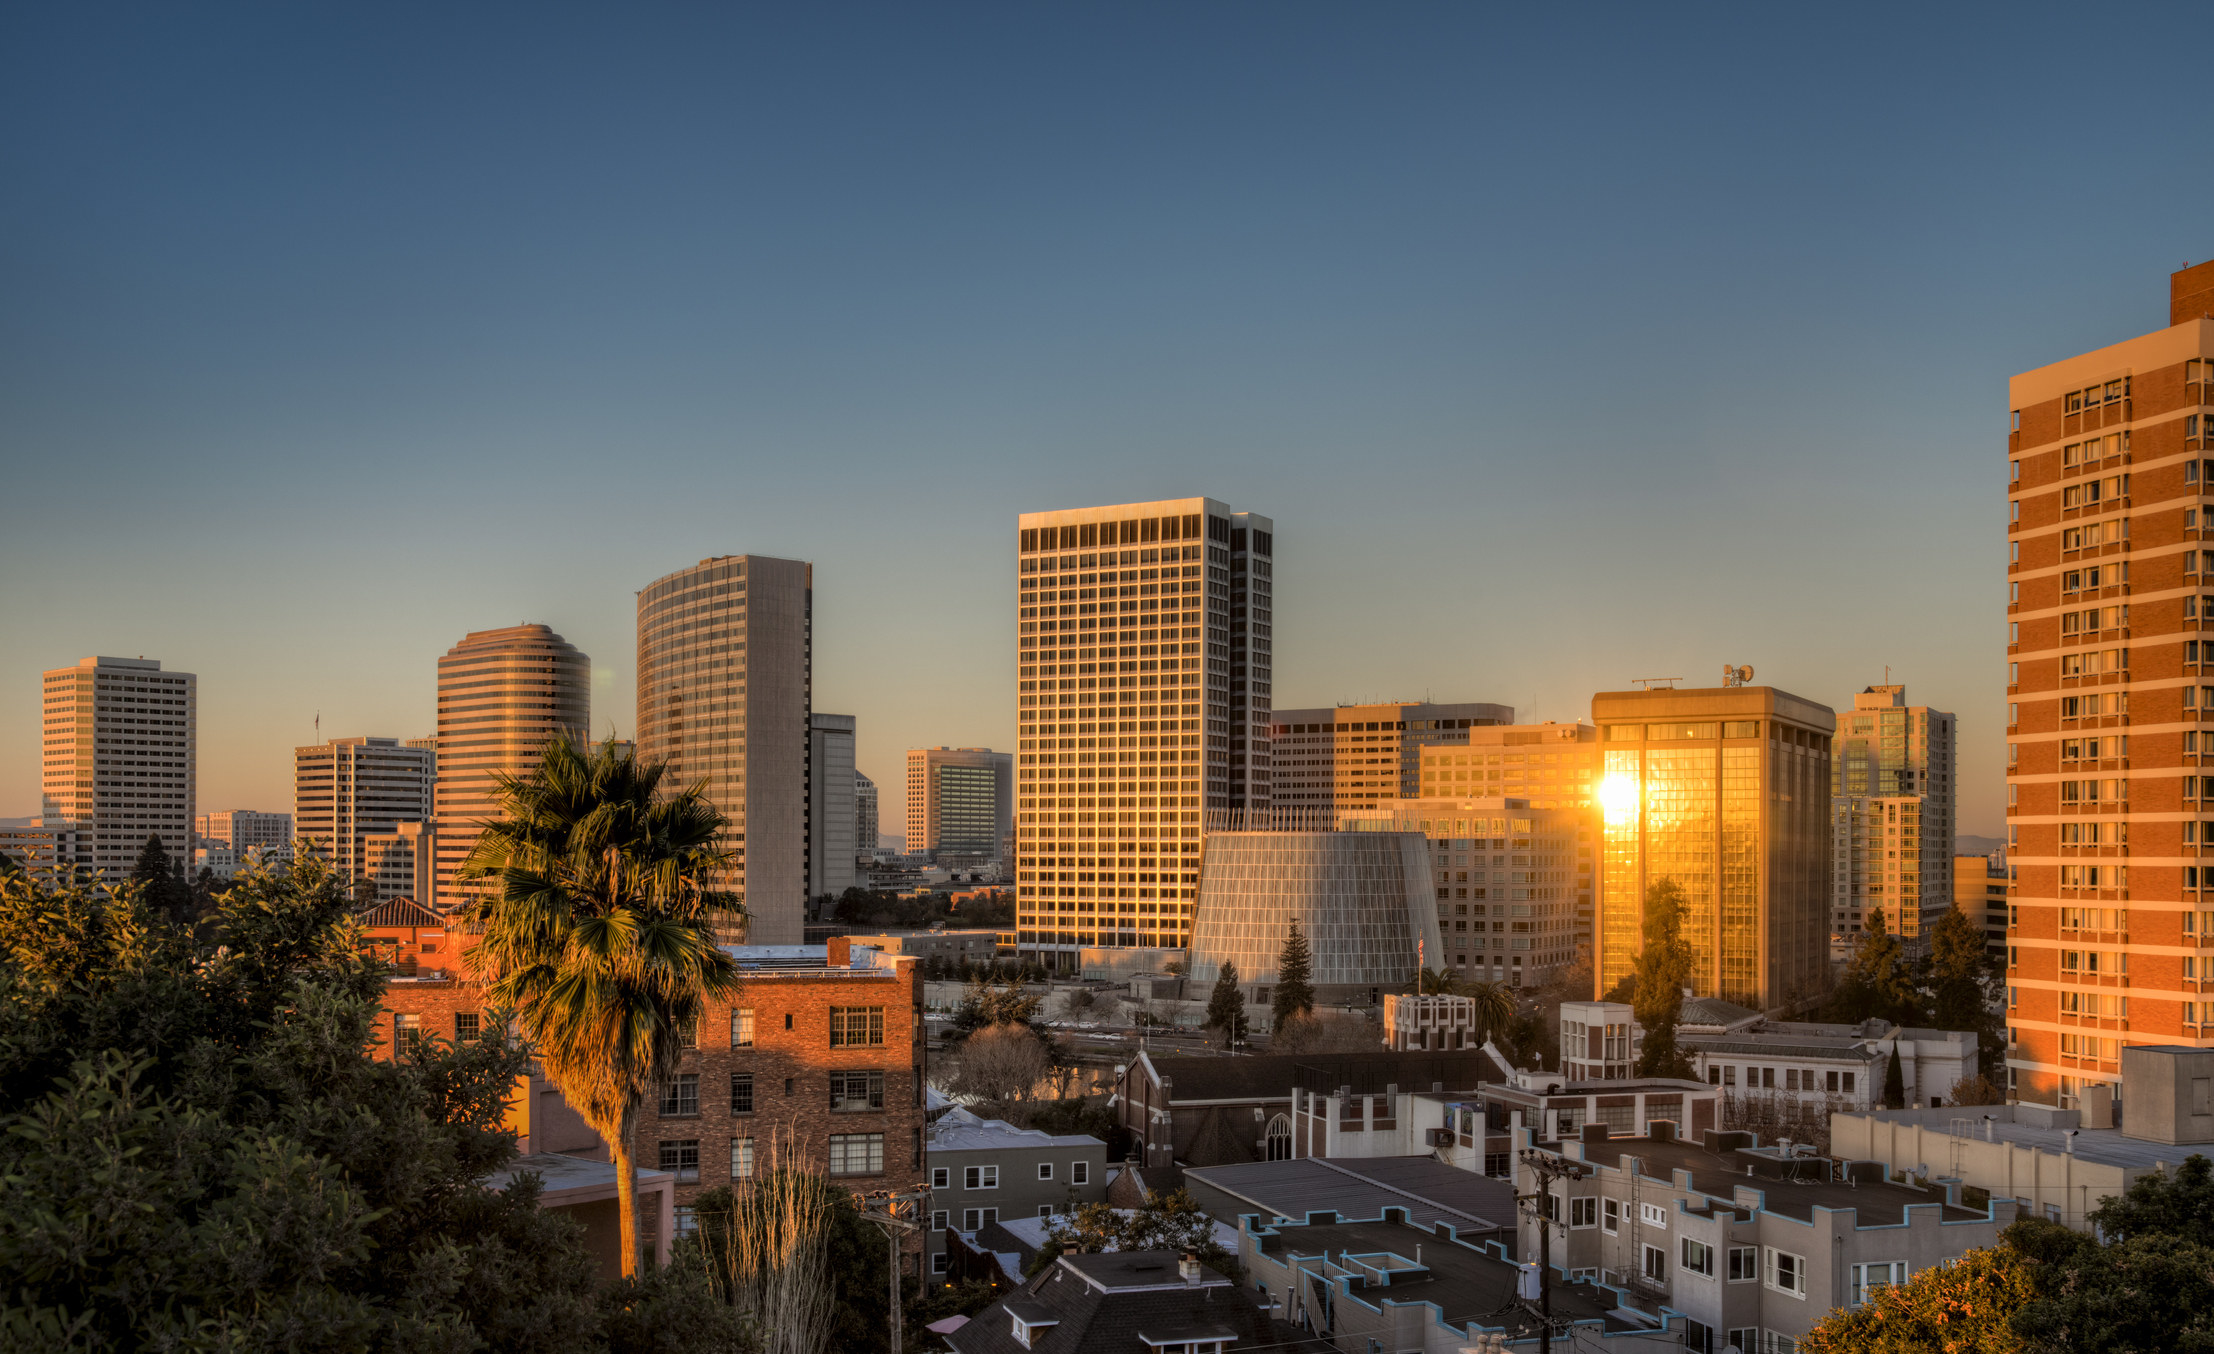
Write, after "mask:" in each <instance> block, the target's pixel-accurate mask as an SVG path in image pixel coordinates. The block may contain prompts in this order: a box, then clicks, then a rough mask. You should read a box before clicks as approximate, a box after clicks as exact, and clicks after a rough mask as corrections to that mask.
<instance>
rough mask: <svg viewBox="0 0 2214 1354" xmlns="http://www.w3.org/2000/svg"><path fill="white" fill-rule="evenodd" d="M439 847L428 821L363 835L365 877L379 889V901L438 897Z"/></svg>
mask: <svg viewBox="0 0 2214 1354" xmlns="http://www.w3.org/2000/svg"><path fill="white" fill-rule="evenodd" d="M437 843H438V830H437V829H436V828H435V827H433V826H432V825H431V824H430V823H429V822H428V821H412V822H411V821H402V822H397V823H394V824H392V825H391V826H390V827H385V828H378V829H375V830H374V831H369V832H364V833H362V834H361V859H362V869H361V875H362V878H364V879H367V880H369V881H370V882H371V883H373V884H374V885H375V886H376V894H377V901H379V902H383V901H385V900H386V899H389V898H413V899H414V900H415V901H417V902H423V900H425V899H427V898H432V897H435V896H436V895H437V892H438V851H437ZM425 906H428V904H427V903H426V904H425Z"/></svg>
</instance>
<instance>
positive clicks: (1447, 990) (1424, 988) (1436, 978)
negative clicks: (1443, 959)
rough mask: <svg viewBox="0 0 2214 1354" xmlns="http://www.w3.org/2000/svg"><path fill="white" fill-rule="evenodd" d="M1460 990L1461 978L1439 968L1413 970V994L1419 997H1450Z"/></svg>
mask: <svg viewBox="0 0 2214 1354" xmlns="http://www.w3.org/2000/svg"><path fill="white" fill-rule="evenodd" d="M1460 990H1461V980H1460V979H1458V978H1456V977H1454V976H1453V975H1452V974H1451V973H1448V972H1446V971H1445V970H1444V969H1441V968H1426V969H1418V970H1416V972H1415V995H1416V996H1419V997H1450V996H1452V995H1453V994H1455V993H1457V992H1459V991H1460Z"/></svg>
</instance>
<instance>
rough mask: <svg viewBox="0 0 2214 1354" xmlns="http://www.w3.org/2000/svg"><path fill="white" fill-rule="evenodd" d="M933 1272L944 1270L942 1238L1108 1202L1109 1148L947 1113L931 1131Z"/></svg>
mask: <svg viewBox="0 0 2214 1354" xmlns="http://www.w3.org/2000/svg"><path fill="white" fill-rule="evenodd" d="M927 1150H928V1153H929V1160H930V1208H931V1214H930V1231H929V1234H928V1239H927V1240H926V1241H925V1242H924V1250H925V1252H926V1253H927V1254H928V1255H929V1257H930V1272H931V1273H932V1274H943V1273H945V1272H946V1253H947V1252H946V1235H947V1233H949V1232H961V1233H965V1234H967V1235H968V1236H970V1237H971V1238H973V1237H974V1236H975V1234H976V1232H977V1230H978V1229H979V1228H982V1227H985V1226H987V1225H988V1224H991V1223H995V1222H1011V1221H1013V1220H1015V1219H1017V1218H1050V1217H1055V1216H1058V1215H1060V1214H1063V1213H1073V1212H1075V1211H1076V1209H1077V1207H1078V1206H1080V1205H1082V1204H1094V1203H1100V1202H1102V1201H1104V1200H1105V1199H1106V1197H1107V1144H1106V1143H1104V1142H1101V1141H1100V1140H1099V1139H1098V1138H1095V1137H1092V1136H1091V1135H1090V1134H1086V1133H1059V1134H1056V1133H1045V1132H1041V1131H1039V1130H1037V1129H1030V1128H1017V1127H1015V1126H1014V1125H1013V1124H1010V1123H1008V1122H1006V1121H1005V1120H1002V1119H984V1118H979V1117H978V1116H977V1115H975V1114H973V1113H971V1112H970V1111H968V1110H965V1109H958V1108H957V1109H952V1110H948V1111H947V1112H946V1113H945V1114H944V1115H942V1116H940V1118H939V1119H938V1121H937V1123H935V1124H933V1125H931V1129H930V1138H929V1141H928V1143H927Z"/></svg>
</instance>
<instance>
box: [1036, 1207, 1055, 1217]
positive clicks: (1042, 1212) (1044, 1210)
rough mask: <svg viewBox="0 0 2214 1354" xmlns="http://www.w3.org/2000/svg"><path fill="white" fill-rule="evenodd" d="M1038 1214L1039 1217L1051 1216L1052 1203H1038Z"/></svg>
mask: <svg viewBox="0 0 2214 1354" xmlns="http://www.w3.org/2000/svg"><path fill="white" fill-rule="evenodd" d="M1038 1216H1039V1217H1041V1218H1050V1217H1052V1216H1053V1205H1052V1204H1039V1205H1038Z"/></svg>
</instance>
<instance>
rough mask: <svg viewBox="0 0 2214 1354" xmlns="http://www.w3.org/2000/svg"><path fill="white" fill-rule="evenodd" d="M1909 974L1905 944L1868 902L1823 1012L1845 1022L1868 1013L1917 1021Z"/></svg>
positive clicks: (1922, 1017)
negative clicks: (1856, 937) (1865, 915)
mask: <svg viewBox="0 0 2214 1354" xmlns="http://www.w3.org/2000/svg"><path fill="white" fill-rule="evenodd" d="M1915 979H1916V975H1915V972H1914V965H1913V964H1912V962H1910V961H1909V960H1908V958H1907V953H1906V947H1905V946H1904V945H1902V944H1901V943H1900V942H1899V938H1898V937H1897V936H1894V935H1892V934H1891V932H1890V931H1889V930H1888V929H1887V928H1886V927H1885V925H1884V915H1883V909H1882V908H1880V907H1876V908H1870V909H1869V910H1868V919H1867V921H1866V922H1865V923H1863V929H1862V931H1861V935H1860V943H1859V944H1858V945H1856V946H1854V947H1853V954H1852V958H1850V959H1848V960H1846V962H1845V973H1844V976H1843V977H1841V978H1840V979H1839V980H1838V984H1837V989H1836V991H1834V992H1833V993H1831V995H1830V1001H1829V1005H1828V1007H1827V1008H1826V1009H1825V1011H1824V1014H1825V1015H1826V1016H1827V1017H1828V1018H1829V1019H1831V1020H1834V1021H1837V1022H1839V1023H1841V1024H1847V1025H1852V1024H1858V1023H1859V1022H1861V1021H1863V1020H1870V1019H1875V1020H1888V1021H1890V1022H1891V1023H1892V1024H1894V1025H1901V1026H1905V1025H1920V1024H1923V1023H1925V1022H1926V1021H1927V1019H1928V1012H1927V1011H1925V1010H1924V1009H1923V1005H1922V994H1921V991H1920V988H1919V985H1918V984H1917V982H1916V980H1915ZM1962 1028H1966V1029H1973V1028H1975V1027H1974V1026H1973V1025H1969V1026H1963V1027H1962Z"/></svg>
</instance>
